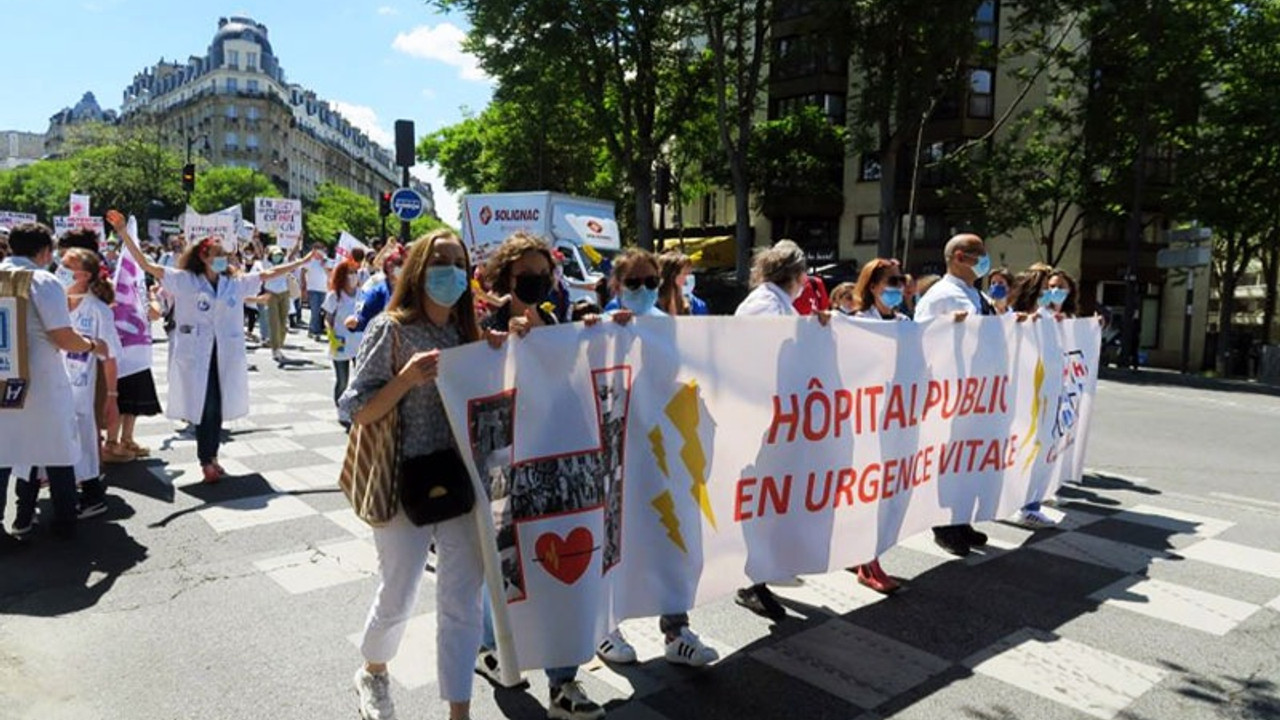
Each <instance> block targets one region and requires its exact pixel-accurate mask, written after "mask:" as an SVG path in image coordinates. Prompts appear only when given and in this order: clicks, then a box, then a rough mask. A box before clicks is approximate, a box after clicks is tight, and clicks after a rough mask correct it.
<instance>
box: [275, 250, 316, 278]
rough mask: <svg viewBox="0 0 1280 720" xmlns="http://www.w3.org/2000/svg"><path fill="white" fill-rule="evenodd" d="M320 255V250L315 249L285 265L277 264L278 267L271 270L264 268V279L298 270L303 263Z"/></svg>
mask: <svg viewBox="0 0 1280 720" xmlns="http://www.w3.org/2000/svg"><path fill="white" fill-rule="evenodd" d="M319 256H320V251H319V250H313V251H311V252H309V253H307V254H306V255H303V256H302V257H300V258H298V259H297V260H294V261H292V262H287V263H285V264H283V265H277V266H276V267H273V268H270V269H269V270H263V271H262V279H263V280H270V279H272V278H275V277H279V276H281V275H286V274H288V273H291V272H293V271H294V270H297V269H298V268H300V267H302V266H303V265H306V264H307V263H308V262H310V261H311V260H312V259H315V258H318V257H319Z"/></svg>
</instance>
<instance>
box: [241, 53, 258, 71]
mask: <svg viewBox="0 0 1280 720" xmlns="http://www.w3.org/2000/svg"><path fill="white" fill-rule="evenodd" d="M244 66H245V68H246V69H248V70H251V71H254V72H256V71H257V70H258V53H256V52H251V53H245V55H244Z"/></svg>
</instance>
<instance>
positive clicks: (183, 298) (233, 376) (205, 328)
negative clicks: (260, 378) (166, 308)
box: [163, 268, 262, 423]
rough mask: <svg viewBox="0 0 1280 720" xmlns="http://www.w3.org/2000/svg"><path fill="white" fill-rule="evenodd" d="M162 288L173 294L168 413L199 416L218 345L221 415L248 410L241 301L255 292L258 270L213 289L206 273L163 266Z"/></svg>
mask: <svg viewBox="0 0 1280 720" xmlns="http://www.w3.org/2000/svg"><path fill="white" fill-rule="evenodd" d="M163 285H164V289H165V290H168V291H169V292H170V293H172V294H173V297H174V310H173V320H174V328H173V333H172V335H170V338H172V342H173V347H172V349H170V351H169V402H168V404H167V409H166V413H165V414H166V415H167V416H168V417H170V418H173V419H175V420H186V421H187V422H191V423H198V422H200V418H201V416H202V415H203V414H204V400H205V398H204V395H205V389H206V387H207V386H208V382H209V361H210V359H211V358H212V357H213V349H214V346H215V343H216V345H217V348H218V383H219V384H220V386H221V388H222V419H223V420H224V421H227V420H235V419H236V418H241V417H244V416H245V415H248V414H249V359H248V356H247V354H246V352H245V340H244V301H245V299H246V298H249V297H252V296H254V295H257V294H259V292H260V291H261V288H262V277H261V275H259V274H258V273H248V274H246V275H238V276H227V275H224V276H222V277H221V278H219V280H218V287H217V290H216V292H215V290H214V288H213V285H211V284H210V283H209V279H208V278H206V277H205V276H204V275H196V274H195V273H191V272H188V271H186V270H179V269H177V268H165V274H164V281H163Z"/></svg>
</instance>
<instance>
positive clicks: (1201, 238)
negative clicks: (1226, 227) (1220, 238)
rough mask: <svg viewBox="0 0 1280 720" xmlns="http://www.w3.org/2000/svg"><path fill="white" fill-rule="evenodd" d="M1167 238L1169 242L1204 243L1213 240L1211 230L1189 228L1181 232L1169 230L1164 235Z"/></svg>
mask: <svg viewBox="0 0 1280 720" xmlns="http://www.w3.org/2000/svg"><path fill="white" fill-rule="evenodd" d="M1165 235H1166V236H1167V237H1168V238H1169V242H1189V243H1197V242H1205V241H1207V240H1211V239H1212V238H1213V228H1207V227H1191V228H1183V229H1181V230H1170V231H1169V232H1167V233H1165Z"/></svg>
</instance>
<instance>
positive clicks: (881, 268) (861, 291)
mask: <svg viewBox="0 0 1280 720" xmlns="http://www.w3.org/2000/svg"><path fill="white" fill-rule="evenodd" d="M906 285H907V277H906V276H905V275H903V274H902V267H901V266H900V265H899V264H898V263H896V262H894V261H892V260H885V259H884V258H876V259H874V260H872V261H870V262H868V263H867V264H866V265H863V266H862V272H860V273H859V274H858V282H857V283H856V284H855V285H854V286H853V313H852V317H854V318H857V319H860V320H874V321H877V322H904V321H910V320H911V318H909V317H907V316H906V315H905V314H903V313H901V312H899V311H898V307H900V306H901V305H902V300H903V293H904V290H905V288H906ZM850 570H851V571H852V572H853V574H854V575H857V576H858V582H859V583H861V584H863V585H866V586H867V587H869V588H871V589H872V590H875V591H876V592H878V593H884V594H885V595H888V594H890V593H893V592H896V591H897V590H898V588H899V587H900V585H899V584H898V581H897V580H894V579H893V578H892V577H890V576H889V574H888V573H886V572H885V571H884V568H882V567H880V559H879V558H877V559H875V560H872V561H871V562H869V563H864V564H862V565H859V566H857V567H854V568H850Z"/></svg>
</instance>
